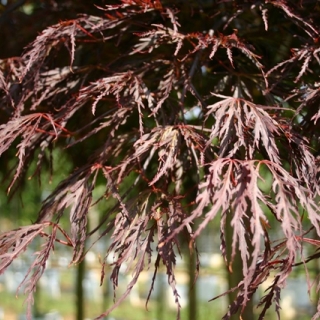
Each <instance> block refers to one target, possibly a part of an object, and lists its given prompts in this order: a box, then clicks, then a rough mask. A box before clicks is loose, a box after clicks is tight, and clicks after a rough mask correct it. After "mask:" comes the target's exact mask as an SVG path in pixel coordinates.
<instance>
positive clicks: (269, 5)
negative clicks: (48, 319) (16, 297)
mask: <svg viewBox="0 0 320 320" xmlns="http://www.w3.org/2000/svg"><path fill="white" fill-rule="evenodd" d="M54 3H55V5H56V8H58V7H59V5H61V4H59V3H58V2H54V1H52V5H54ZM68 3H69V2H68ZM96 9H97V8H96ZM98 9H99V10H98ZM98 9H97V10H96V12H97V15H91V14H88V13H86V12H83V14H82V15H79V16H75V17H74V18H73V19H72V20H61V21H58V20H57V21H56V24H54V25H51V26H48V27H47V28H46V29H45V30H43V31H42V32H40V33H39V34H38V36H37V37H36V39H35V40H34V41H33V42H31V43H30V44H29V45H28V46H27V47H26V48H25V50H24V52H23V53H22V54H21V56H19V57H9V58H6V59H3V60H1V62H0V70H1V71H0V88H1V107H0V108H1V111H0V112H1V114H2V117H1V119H2V120H1V121H2V124H1V127H0V154H1V155H2V154H5V155H7V157H9V158H10V159H12V158H14V159H16V165H15V167H14V169H13V170H12V171H11V174H10V177H9V179H10V181H9V183H8V192H11V193H12V192H15V191H17V190H18V189H19V188H20V186H21V184H22V182H23V181H25V179H26V178H28V177H27V172H28V169H29V168H30V166H31V164H32V163H35V164H36V165H35V168H36V169H35V172H34V175H40V174H41V171H42V170H43V168H42V164H43V162H44V161H49V162H50V163H52V165H53V174H54V158H53V159H52V157H51V155H52V150H53V149H54V148H59V149H61V150H63V151H62V152H65V153H66V154H68V155H69V156H70V157H71V158H72V159H73V163H74V170H73V171H72V172H70V175H69V176H68V177H66V178H65V179H64V180H63V181H61V183H60V184H59V185H58V186H57V188H56V189H55V190H54V191H53V192H52V193H51V194H50V195H49V196H48V197H47V198H46V199H45V200H44V202H43V204H42V207H41V210H40V212H39V215H38V219H37V220H36V221H35V222H34V224H32V225H30V226H23V227H21V228H19V229H17V230H10V231H8V232H5V233H3V234H1V236H0V272H1V273H3V272H5V270H6V268H7V267H8V266H9V265H10V264H11V263H12V261H13V260H14V259H15V258H17V257H18V256H19V255H20V254H21V253H22V252H23V251H25V250H26V248H27V247H28V245H29V244H30V243H31V242H32V241H33V240H34V239H35V238H36V237H42V239H43V246H42V247H41V251H39V252H38V253H37V255H36V256H35V260H34V263H33V264H32V266H31V267H30V269H29V272H28V274H27V275H26V278H25V280H24V283H26V284H27V287H26V290H27V293H28V295H29V296H28V301H29V302H30V304H31V303H32V294H33V291H34V290H35V284H36V282H37V280H38V279H39V278H40V276H41V275H42V273H43V271H44V269H45V261H46V259H47V258H48V257H49V255H50V254H51V252H52V250H53V248H54V243H55V242H57V241H58V242H60V243H63V244H65V245H68V246H70V247H72V249H73V257H72V261H71V262H72V263H78V262H80V261H81V260H82V259H83V257H84V255H85V251H84V248H85V246H84V244H85V242H86V240H87V239H88V238H90V237H91V236H93V235H95V234H98V235H99V240H98V241H105V238H106V237H108V238H110V239H111V242H110V246H109V248H108V250H107V252H106V253H105V257H104V259H103V261H102V271H101V282H104V281H105V279H104V274H105V272H104V268H105V264H106V263H107V262H106V261H107V257H108V255H112V256H113V257H114V263H113V264H112V268H113V269H112V270H113V271H112V275H111V280H112V282H113V285H114V287H116V286H117V284H118V274H119V270H120V268H121V266H122V265H123V264H126V265H128V266H129V268H131V269H132V270H133V277H132V281H131V282H130V284H129V285H128V288H127V291H126V292H125V293H124V295H123V296H122V297H121V298H120V299H118V300H117V302H116V303H115V304H114V306H113V307H112V308H111V309H109V310H107V311H106V312H105V314H104V315H106V314H108V313H110V312H111V311H112V310H113V309H114V308H115V307H117V306H118V305H119V303H120V302H121V301H122V300H123V299H124V298H125V297H126V296H127V295H128V293H129V292H130V290H131V288H132V287H133V286H134V285H135V283H136V281H137V279H138V277H139V274H140V273H141V272H142V271H143V270H145V269H147V268H151V267H153V268H154V270H155V276H156V274H157V270H158V269H159V267H160V265H161V264H163V265H164V267H165V268H166V272H167V276H168V283H169V285H170V286H171V287H172V292H173V295H174V297H175V301H176V304H177V317H178V318H179V311H180V303H179V292H178V291H177V288H176V279H175V262H176V254H179V252H180V247H181V246H182V245H183V244H184V243H186V244H188V245H189V247H190V250H196V240H197V236H198V235H199V234H200V233H201V231H202V230H203V229H204V228H206V226H207V224H208V223H209V222H210V221H211V220H212V219H218V220H219V221H220V232H221V235H220V239H221V243H217V246H219V245H220V246H221V253H222V255H223V256H224V258H225V261H226V264H227V265H228V266H229V267H230V269H231V266H232V261H233V258H234V256H235V255H236V253H237V252H240V255H241V258H242V264H243V281H242V282H240V283H239V285H238V287H237V288H230V289H231V290H237V292H238V293H237V298H236V300H235V301H234V302H233V304H232V305H231V306H230V308H229V309H228V312H227V313H226V315H225V316H224V319H228V318H229V317H230V315H231V314H234V313H236V312H238V311H239V310H242V309H243V308H244V307H245V306H246V304H247V302H248V301H249V300H250V299H251V297H252V295H253V293H254V292H255V291H256V290H257V288H258V287H259V286H260V285H261V284H262V283H263V282H264V281H265V280H266V279H267V278H268V277H273V283H272V285H271V287H270V288H269V289H268V291H267V292H266V294H265V296H264V297H263V298H262V299H261V301H260V303H259V305H260V307H261V309H260V310H261V313H260V319H263V316H264V314H265V312H266V310H267V309H268V308H270V307H271V306H272V304H273V303H274V304H275V310H276V312H277V313H279V303H280V302H279V299H280V292H281V289H282V288H283V286H284V285H285V282H286V279H287V277H288V276H289V275H290V273H291V272H292V270H293V269H294V267H295V266H296V265H298V264H300V263H301V262H303V263H305V264H306V267H307V266H308V262H309V261H311V260H312V259H315V258H318V254H317V253H316V254H314V255H312V256H310V257H305V256H304V254H303V246H304V243H308V244H312V245H314V246H315V248H317V247H318V246H319V241H318V240H317V239H310V238H308V234H309V233H310V232H311V231H312V230H315V231H316V234H317V235H318V236H320V227H319V221H320V215H319V214H320V212H319V196H320V195H319V192H320V188H319V160H317V155H318V152H319V138H320V136H319V132H320V130H319V121H320V111H319V110H320V109H319V102H320V89H319V79H318V74H319V71H320V59H319V55H318V54H319V51H320V47H319V43H320V41H319V39H320V36H319V30H320V25H319V24H320V6H319V4H318V2H317V1H303V0H301V1H285V0H281V1H267V0H265V1H240V0H239V1H183V0H180V1H179V0H176V1H165V0H163V1H160V0H156V1H151V0H122V1H113V4H110V2H109V4H106V5H101V6H99V8H98ZM0 21H1V20H0ZM266 175H268V176H271V180H272V182H271V186H270V187H265V186H263V184H264V182H265V181H264V177H265V176H266ZM101 184H103V185H104V186H105V192H104V196H103V197H101V198H100V199H99V201H108V200H110V199H113V203H115V205H114V206H113V207H112V208H111V209H108V210H107V211H106V212H102V213H101V220H100V223H99V224H98V225H96V226H90V229H89V230H88V226H87V223H88V216H89V215H90V214H92V213H91V212H92V210H91V208H92V207H93V206H95V205H96V204H97V202H94V201H93V193H94V192H95V188H96V187H97V186H98V185H101ZM9 194H10V193H9ZM66 215H67V216H69V220H70V226H69V228H65V229H63V228H62V226H61V225H60V219H61V217H63V216H66ZM270 219H273V220H275V221H277V223H278V225H279V226H280V227H281V233H282V234H281V235H280V236H279V239H274V234H270V226H269V222H268V220H270ZM227 221H231V228H232V230H233V236H232V248H231V250H232V254H231V258H228V255H227V254H226V251H227V248H226V239H225V229H226V227H229V226H227ZM312 234H315V233H312ZM58 235H59V236H58ZM60 236H64V237H65V239H64V240H62V239H61V238H60ZM250 248H252V250H251V249H250ZM271 271H272V276H270V272H271ZM155 276H154V278H153V281H154V279H155ZM152 288H153V284H152V285H151V288H150V293H151V291H152ZM318 309H319V310H320V308H318ZM29 316H30V314H29ZM318 316H320V311H318V312H317V314H316V315H315V316H314V319H316V318H317V317H318ZM102 317H103V315H101V316H98V318H97V319H99V318H102Z"/></svg>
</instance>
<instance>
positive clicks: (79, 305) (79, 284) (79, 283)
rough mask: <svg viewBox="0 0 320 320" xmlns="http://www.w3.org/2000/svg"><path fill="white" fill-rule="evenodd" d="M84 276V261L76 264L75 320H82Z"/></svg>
mask: <svg viewBox="0 0 320 320" xmlns="http://www.w3.org/2000/svg"><path fill="white" fill-rule="evenodd" d="M84 276H85V261H84V260H83V261H82V262H80V263H79V264H78V268H77V280H76V315H77V317H76V320H83V319H84V312H85V311H84V290H83V279H84Z"/></svg>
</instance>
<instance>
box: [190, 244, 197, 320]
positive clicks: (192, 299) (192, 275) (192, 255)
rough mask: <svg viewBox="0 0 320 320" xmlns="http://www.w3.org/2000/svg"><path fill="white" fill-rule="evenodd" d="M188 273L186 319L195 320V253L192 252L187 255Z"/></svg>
mask: <svg viewBox="0 0 320 320" xmlns="http://www.w3.org/2000/svg"><path fill="white" fill-rule="evenodd" d="M188 257H189V261H188V273H189V299H188V300H189V301H188V302H189V303H188V319H189V320H196V319H197V290H196V283H195V269H196V252H195V251H194V250H192V252H189V254H188Z"/></svg>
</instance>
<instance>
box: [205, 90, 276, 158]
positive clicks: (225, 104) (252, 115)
mask: <svg viewBox="0 0 320 320" xmlns="http://www.w3.org/2000/svg"><path fill="white" fill-rule="evenodd" d="M217 96H218V97H220V98H224V100H222V101H219V102H216V103H215V104H213V105H210V106H208V109H209V110H208V112H207V115H206V116H207V117H208V116H209V115H210V114H213V115H214V116H215V124H214V125H213V128H212V132H211V134H210V139H211V140H213V139H214V138H216V137H217V138H219V140H220V141H221V142H220V151H219V155H220V156H222V157H223V156H230V157H232V156H234V155H235V154H237V152H239V150H240V148H241V147H244V149H245V152H246V154H247V157H248V158H249V159H251V158H252V157H253V154H254V152H255V151H256V150H259V149H260V145H261V142H262V144H263V146H264V150H265V152H266V153H267V154H268V157H269V159H270V160H271V161H274V162H275V163H280V158H279V150H278V147H277V144H276V140H275V138H276V136H277V135H279V125H278V124H277V123H276V121H275V120H274V119H272V118H271V116H270V115H269V114H268V113H267V112H266V111H265V110H264V108H263V106H260V105H256V104H254V103H252V102H250V101H246V100H244V99H240V98H233V97H224V96H220V95H217ZM231 145H232V149H231Z"/></svg>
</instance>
